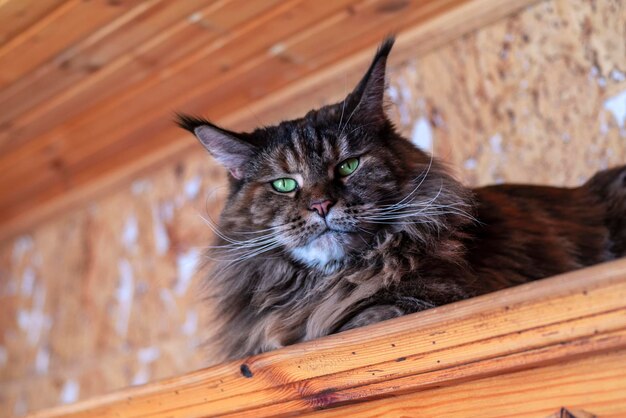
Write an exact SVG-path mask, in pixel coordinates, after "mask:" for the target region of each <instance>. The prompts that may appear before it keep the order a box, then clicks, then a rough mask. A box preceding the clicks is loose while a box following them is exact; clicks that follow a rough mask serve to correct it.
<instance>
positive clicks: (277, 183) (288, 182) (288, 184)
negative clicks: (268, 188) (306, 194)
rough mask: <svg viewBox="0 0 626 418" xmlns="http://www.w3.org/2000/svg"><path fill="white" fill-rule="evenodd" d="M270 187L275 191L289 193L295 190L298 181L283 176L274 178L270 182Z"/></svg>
mask: <svg viewBox="0 0 626 418" xmlns="http://www.w3.org/2000/svg"><path fill="white" fill-rule="evenodd" d="M272 187H273V188H274V190H276V191H277V192H281V193H289V192H293V191H294V190H296V187H298V183H297V182H296V181H295V180H294V179H290V178H284V179H278V180H274V181H273V182H272Z"/></svg>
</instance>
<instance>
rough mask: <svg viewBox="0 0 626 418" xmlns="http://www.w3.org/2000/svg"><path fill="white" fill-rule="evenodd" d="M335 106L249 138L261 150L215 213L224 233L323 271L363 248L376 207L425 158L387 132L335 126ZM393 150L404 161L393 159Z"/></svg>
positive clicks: (378, 218) (391, 199)
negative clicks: (257, 139)
mask: <svg viewBox="0 0 626 418" xmlns="http://www.w3.org/2000/svg"><path fill="white" fill-rule="evenodd" d="M341 107H342V105H335V106H331V107H328V108H324V109H321V110H320V111H317V112H315V113H311V114H309V115H308V117H306V118H304V119H302V120H299V121H294V122H288V123H284V124H282V125H280V126H279V127H274V128H269V129H265V130H263V132H262V133H261V132H258V133H256V135H261V136H263V137H265V138H266V142H265V146H263V147H262V148H260V149H259V152H258V154H256V155H254V156H253V157H252V158H251V159H250V160H248V162H247V163H246V164H247V166H246V167H244V169H243V170H242V172H241V179H240V182H239V185H238V188H237V190H236V192H235V193H234V194H233V195H232V197H231V199H230V201H229V203H228V207H227V209H226V210H225V211H224V215H223V222H224V226H225V228H226V229H227V230H229V231H232V232H235V233H236V231H238V230H239V231H262V232H260V233H259V234H258V236H257V235H254V236H250V235H249V236H248V237H247V238H257V237H265V238H267V240H264V241H262V242H263V243H268V244H270V245H271V244H279V245H280V248H282V249H284V250H285V251H286V252H287V254H288V255H289V256H291V257H293V258H294V259H296V260H299V261H300V262H302V263H304V264H306V265H307V266H310V267H315V268H319V269H322V270H325V271H331V270H333V269H334V268H335V267H337V266H338V265H341V264H342V262H343V261H345V258H346V257H349V256H350V255H351V254H353V253H355V252H359V251H360V250H361V249H362V248H363V247H364V246H367V245H369V244H370V243H371V240H372V237H373V235H374V233H375V232H376V231H377V230H378V229H380V228H381V227H383V226H384V225H385V223H384V222H383V221H384V217H383V213H384V212H383V208H385V207H387V206H389V205H391V204H393V203H395V202H397V201H398V200H399V199H398V198H399V197H400V196H401V195H402V194H401V191H402V190H404V186H405V183H406V179H407V175H408V174H407V173H409V172H413V171H414V168H415V166H416V165H418V164H422V165H423V168H424V169H427V166H428V162H429V159H428V158H427V157H426V156H425V155H424V154H423V153H421V152H419V151H418V150H415V149H412V148H411V149H409V148H408V147H401V146H400V147H398V144H396V142H398V141H402V143H404V144H405V145H408V144H406V141H404V140H402V139H398V138H396V137H395V135H394V134H393V131H392V130H391V129H390V128H389V127H387V128H386V129H382V130H380V129H375V130H368V129H367V128H361V127H360V124H356V125H355V124H352V123H351V122H349V123H348V124H347V125H345V124H343V123H342V125H341V126H339V122H340V120H341V116H340V115H341ZM344 111H345V109H344ZM344 117H345V118H347V117H348V116H347V115H344ZM399 148H400V149H399ZM401 150H402V151H403V152H404V153H405V154H406V153H407V152H408V153H409V154H410V156H411V157H412V163H409V164H407V162H406V158H399V156H398V155H396V153H397V152H401ZM404 157H409V155H405V156H404ZM237 238H239V239H241V238H243V236H241V235H238V236H237ZM252 248H253V249H254V248H256V246H253V247H252Z"/></svg>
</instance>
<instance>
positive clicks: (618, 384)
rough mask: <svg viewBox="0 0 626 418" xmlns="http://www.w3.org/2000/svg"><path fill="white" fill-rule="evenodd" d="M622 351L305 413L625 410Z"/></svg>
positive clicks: (485, 415) (617, 413)
mask: <svg viewBox="0 0 626 418" xmlns="http://www.w3.org/2000/svg"><path fill="white" fill-rule="evenodd" d="M624 364H626V351H617V352H613V353H608V354H605V355H599V356H597V357H591V358H585V359H581V360H576V361H570V362H566V363H564V364H557V365H554V366H550V367H545V368H539V369H534V370H528V371H524V372H520V373H512V374H506V375H502V376H495V377H492V378H489V379H484V380H479V381H476V382H470V383H463V384H459V385H455V386H452V387H447V388H442V389H434V390H427V391H423V392H417V393H413V394H409V395H404V396H399V397H396V398H389V399H384V400H380V401H374V402H369V403H365V404H359V405H355V406H346V407H343V408H337V409H333V410H329V411H323V412H317V413H312V414H310V415H309V414H306V415H303V416H314V417H349V416H359V417H363V418H366V417H422V418H428V417H444V416H445V417H450V418H455V417H458V418H467V417H481V418H491V417H493V418H497V417H502V418H504V417H506V418H508V417H516V418H523V417H528V418H536V417H546V418H548V416H550V417H555V418H556V417H563V416H564V415H560V414H558V415H557V412H558V411H559V410H560V409H561V408H563V407H566V408H567V409H568V410H570V411H572V412H573V411H584V412H586V413H588V414H587V415H584V413H583V412H578V413H577V414H576V417H577V418H578V417H579V418H584V417H603V418H605V417H606V418H608V417H615V418H617V417H623V416H626V396H624V394H625V393H626V368H624Z"/></svg>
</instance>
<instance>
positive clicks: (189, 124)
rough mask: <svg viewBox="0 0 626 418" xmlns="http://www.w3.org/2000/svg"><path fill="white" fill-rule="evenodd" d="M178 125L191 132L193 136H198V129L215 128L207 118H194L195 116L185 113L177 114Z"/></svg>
mask: <svg viewBox="0 0 626 418" xmlns="http://www.w3.org/2000/svg"><path fill="white" fill-rule="evenodd" d="M175 120H176V124H177V125H178V126H180V127H181V128H183V129H184V130H186V131H189V132H191V133H192V134H194V135H195V134H196V132H195V131H196V128H198V127H200V126H203V125H209V126H213V124H212V123H211V122H209V121H208V120H206V119H205V118H202V117H198V116H193V115H185V114H183V113H176V118H175Z"/></svg>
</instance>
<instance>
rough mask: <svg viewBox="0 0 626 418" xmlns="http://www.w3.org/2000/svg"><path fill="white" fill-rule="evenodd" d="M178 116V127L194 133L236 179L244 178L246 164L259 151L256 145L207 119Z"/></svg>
mask: <svg viewBox="0 0 626 418" xmlns="http://www.w3.org/2000/svg"><path fill="white" fill-rule="evenodd" d="M176 116H177V123H178V125H179V126H180V127H181V128H183V129H186V130H188V131H190V132H192V133H193V134H194V135H195V136H196V137H197V138H198V139H199V140H200V143H201V144H202V145H203V146H204V148H206V149H207V151H209V153H210V154H211V155H212V156H213V157H215V159H216V160H217V161H218V162H219V163H220V164H222V165H223V166H224V167H225V168H227V169H228V171H230V174H232V176H233V177H234V178H236V179H241V178H242V176H243V171H244V169H245V167H246V163H247V162H248V161H249V160H250V159H251V158H252V157H253V156H254V154H255V152H256V151H257V149H256V147H255V146H254V145H252V144H250V143H249V142H247V141H245V140H244V139H242V138H241V136H240V134H237V133H235V132H231V131H227V130H226V129H222V128H220V127H218V126H216V125H214V124H212V123H211V122H209V121H208V120H206V119H202V118H196V117H193V116H188V115H182V114H178V115H176Z"/></svg>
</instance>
